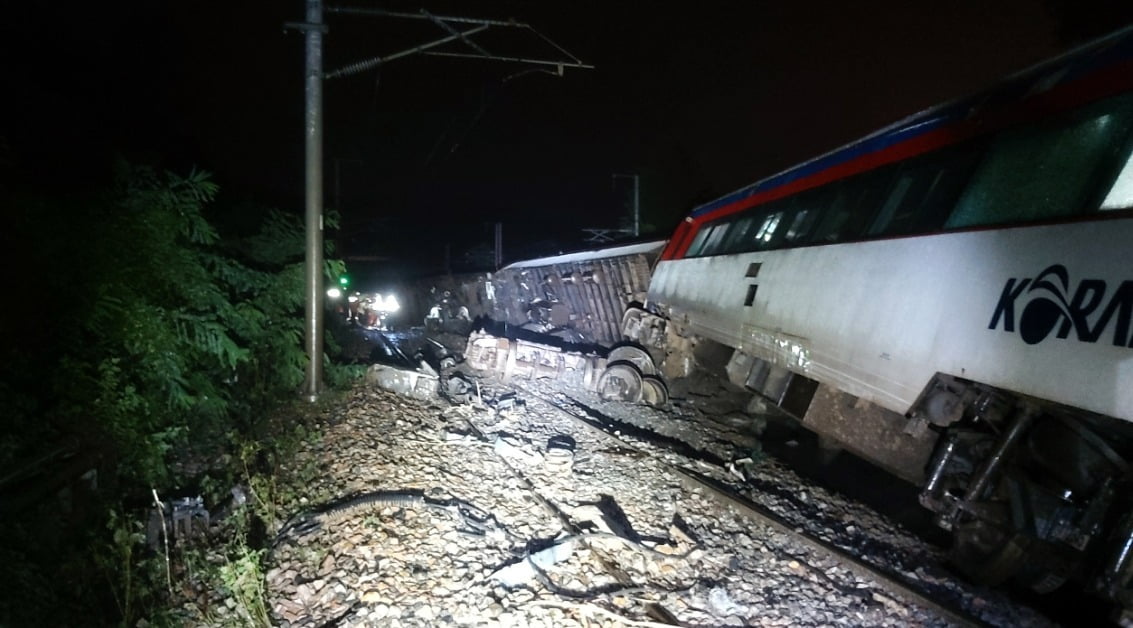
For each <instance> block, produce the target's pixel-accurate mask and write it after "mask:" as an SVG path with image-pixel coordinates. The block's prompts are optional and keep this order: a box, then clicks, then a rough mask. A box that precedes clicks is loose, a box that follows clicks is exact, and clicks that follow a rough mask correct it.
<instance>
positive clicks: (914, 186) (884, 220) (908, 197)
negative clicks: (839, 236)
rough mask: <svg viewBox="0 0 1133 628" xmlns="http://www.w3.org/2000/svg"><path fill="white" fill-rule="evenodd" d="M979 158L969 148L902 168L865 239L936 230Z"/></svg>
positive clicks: (921, 159) (978, 152)
mask: <svg viewBox="0 0 1133 628" xmlns="http://www.w3.org/2000/svg"><path fill="white" fill-rule="evenodd" d="M981 154H982V151H981V150H980V147H979V145H977V144H969V145H966V146H963V147H959V148H953V149H948V150H945V151H941V152H938V153H933V154H930V155H924V156H921V157H918V158H916V159H914V160H912V161H909V162H907V163H905V164H903V165H902V166H901V167H900V169H899V170H898V173H897V179H896V181H895V183H894V184H893V187H892V188H891V190H890V192H889V197H888V198H887V199H886V201H885V203H884V204H883V205H882V208H881V211H880V212H879V213H878V215H877V217H876V218H874V221H873V224H872V226H871V227H870V230H869V235H908V234H913V233H926V232H930V231H936V230H938V229H940V228H941V227H942V226H944V222H945V219H946V218H947V217H948V213H949V212H950V211H951V210H952V208H953V206H954V205H955V203H956V199H957V198H958V197H959V196H960V192H961V191H962V190H963V188H964V185H965V184H966V183H967V182H968V180H969V179H970V178H971V174H972V170H973V169H974V168H975V165H976V161H977V157H978V156H979V155H981Z"/></svg>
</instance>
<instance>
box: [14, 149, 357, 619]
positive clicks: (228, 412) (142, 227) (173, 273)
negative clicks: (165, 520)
mask: <svg viewBox="0 0 1133 628" xmlns="http://www.w3.org/2000/svg"><path fill="white" fill-rule="evenodd" d="M216 194H217V186H216V184H215V183H213V182H212V181H211V179H210V177H209V176H208V175H207V174H205V173H203V172H200V171H194V172H191V173H189V174H188V175H186V176H179V175H175V174H170V173H158V172H156V171H153V170H150V169H146V168H123V169H122V172H121V174H120V177H119V180H118V183H117V184H116V185H115V186H114V188H113V190H112V191H111V192H110V193H108V194H103V195H100V196H98V197H96V198H94V199H90V198H82V199H70V200H67V199H47V200H44V199H38V200H35V199H32V200H29V199H21V200H18V201H17V202H16V205H17V206H18V208H19V209H21V210H22V211H20V212H17V216H16V218H15V221H14V227H15V229H16V230H17V232H18V233H19V234H21V235H20V237H21V238H22V240H21V241H20V242H18V243H16V244H19V245H20V248H19V251H20V253H19V254H18V258H19V259H18V260H17V261H18V263H19V264H20V265H21V266H20V267H21V268H22V269H23V271H24V272H25V273H26V274H25V280H24V281H23V282H22V283H18V284H17V285H24V286H27V287H29V288H30V289H32V290H34V291H35V292H37V293H39V294H41V295H42V294H45V295H52V296H51V297H49V298H48V299H47V300H46V302H47V306H46V307H43V304H44V302H43V301H38V305H37V306H32V307H30V308H29V309H28V311H25V312H21V314H22V316H21V315H14V314H12V313H10V312H9V313H6V317H5V321H4V323H5V325H4V332H5V333H6V334H7V335H8V336H9V337H10V338H11V339H12V340H13V344H12V345H10V346H9V347H8V348H7V352H6V353H5V354H4V358H6V359H5V361H4V363H3V364H2V365H0V370H3V371H4V377H3V378H0V381H2V382H3V384H0V404H3V407H4V408H5V409H7V412H8V417H9V419H10V425H11V426H12V433H11V435H12V438H10V439H6V440H5V441H4V442H3V444H2V445H0V469H4V468H13V467H15V468H18V467H20V465H21V464H24V461H27V460H31V459H35V456H36V455H37V454H38V453H40V452H42V451H43V450H46V449H50V448H52V447H55V446H56V445H58V444H59V443H73V444H74V445H75V446H76V448H77V449H78V450H79V451H83V452H94V454H95V457H96V458H97V459H99V460H101V461H102V466H101V468H100V477H99V484H100V497H101V498H102V499H103V503H102V506H101V510H100V511H98V512H97V513H96V514H95V515H92V516H91V519H93V520H96V521H97V523H93V524H92V523H88V524H86V525H85V526H84V532H83V533H82V534H80V535H78V536H74V535H72V537H71V538H67V537H66V535H65V534H64V533H63V532H60V531H58V530H53V531H52V532H51V535H52V536H51V538H47V539H35V538H34V537H35V536H36V531H35V530H34V525H32V524H31V523H29V521H28V520H27V519H26V518H25V520H19V519H18V518H12V517H5V518H4V519H3V520H2V521H0V537H3V536H6V537H7V540H9V541H10V540H12V539H24V540H28V539H31V541H32V542H33V543H34V544H38V545H37V546H36V547H34V548H30V547H23V548H21V547H18V546H15V545H11V546H9V547H0V556H3V557H4V558H5V559H6V561H5V562H6V563H8V565H9V566H10V567H11V566H12V565H15V566H16V567H15V568H14V569H9V570H8V574H7V575H5V576H0V587H7V586H9V585H10V584H11V583H9V582H8V580H10V579H14V578H16V577H20V578H26V579H28V581H41V582H48V581H53V579H54V578H55V577H56V576H57V575H58V574H60V573H71V572H72V571H73V572H74V573H81V572H82V570H81V569H73V570H69V569H64V568H63V567H61V566H60V565H59V564H55V565H41V564H40V562H41V561H42V559H43V558H44V557H45V556H50V555H52V552H53V551H58V552H62V554H58V553H57V554H55V556H56V557H59V556H62V558H61V559H60V560H61V561H62V562H65V563H67V564H70V563H72V562H77V563H82V562H83V561H86V562H88V563H91V564H94V565H95V566H96V567H98V568H96V569H95V570H94V571H95V572H108V571H109V572H113V573H108V575H107V577H106V579H105V580H103V588H104V589H105V584H106V583H107V582H109V583H110V587H109V589H110V591H113V592H114V595H113V596H110V595H109V592H110V591H106V590H103V591H102V592H101V596H100V594H99V593H98V592H97V591H96V589H98V587H97V586H95V585H92V583H91V582H89V578H88V579H86V580H83V579H77V580H75V581H74V582H70V583H69V582H58V581H56V582H55V583H56V584H57V585H61V586H60V590H61V591H62V592H61V593H60V595H62V596H64V597H66V598H67V599H68V602H67V603H64V604H60V603H59V601H58V600H52V599H45V600H43V603H42V604H24V605H23V606H22V607H21V608H16V607H10V606H8V603H7V602H4V603H0V625H19V624H22V623H24V622H25V621H27V620H28V619H29V618H35V623H38V624H40V625H52V624H57V623H59V624H60V625H61V624H66V623H67V621H68V619H74V618H76V617H84V616H85V617H86V618H87V619H88V620H89V619H90V617H91V616H92V615H90V614H89V613H90V612H91V610H90V609H91V608H96V609H99V608H100V609H101V611H103V612H109V613H110V614H111V615H113V614H115V613H117V615H118V621H124V622H127V623H130V625H132V622H133V621H135V620H136V619H137V617H138V616H139V613H140V612H141V611H140V610H139V609H138V602H139V601H142V600H147V599H150V597H147V595H143V594H140V593H138V591H141V590H144V588H145V583H140V582H138V581H137V579H138V578H142V577H144V576H145V574H146V573H148V571H139V570H136V569H130V568H128V567H127V568H124V569H123V568H122V566H123V565H127V566H128V565H129V564H130V562H131V560H132V559H135V558H136V556H134V555H133V554H131V551H132V550H131V546H132V545H133V544H134V542H135V541H136V538H135V536H136V535H135V534H134V533H133V532H131V533H130V534H128V535H125V536H124V534H125V533H123V532H122V531H123V530H127V529H129V530H133V525H134V524H127V523H126V520H125V519H124V517H126V516H127V515H126V514H123V513H126V512H128V511H129V509H130V507H135V508H136V507H137V506H138V505H139V504H144V503H145V497H146V495H147V494H148V492H149V491H150V489H151V488H157V489H158V490H159V491H161V492H162V493H163V494H164V493H165V492H166V490H167V489H170V488H173V487H175V486H177V485H179V484H182V483H183V482H185V481H186V480H187V478H182V477H176V474H175V473H174V472H173V471H172V469H174V468H176V467H175V466H174V465H172V464H171V463H172V462H174V461H175V460H176V458H178V457H183V456H185V455H194V454H202V455H207V456H211V457H212V458H218V457H219V456H220V454H222V453H225V452H229V453H230V452H232V451H233V449H234V448H237V447H238V444H239V443H238V442H234V441H242V440H244V439H246V438H249V437H251V436H252V435H254V434H256V432H257V430H258V429H259V426H260V425H261V424H262V422H263V420H264V419H263V417H265V416H267V415H268V414H269V413H270V412H271V410H272V409H273V408H274V407H275V406H276V405H278V404H279V403H280V402H281V401H286V400H291V399H294V398H295V397H296V394H297V393H298V391H299V389H300V386H301V384H302V382H303V378H304V376H305V367H306V360H307V358H306V355H305V354H304V351H303V346H302V334H303V328H304V325H303V305H304V304H303V290H302V282H303V259H304V242H305V239H304V234H303V228H302V225H301V223H300V221H299V220H298V219H297V218H296V217H295V216H291V215H288V214H285V213H283V212H278V211H271V212H266V213H265V215H264V217H263V219H262V222H261V229H260V230H259V232H258V233H255V234H253V235H251V236H249V237H236V236H233V237H228V238H222V237H221V235H220V234H219V233H218V231H217V230H216V229H215V228H214V227H213V226H212V225H211V224H210V222H209V221H208V220H207V219H206V209H207V208H208V206H209V204H210V203H212V202H213V201H214V199H215V197H216ZM328 218H329V220H328V221H327V222H328V223H329V224H330V225H331V226H333V224H334V216H330V217H328ZM328 250H330V251H332V250H333V249H329V247H328ZM343 271H344V267H343V264H342V263H341V262H338V261H328V262H327V267H326V273H327V276H328V277H337V276H339V275H340V274H342V273H343ZM33 275H34V277H35V279H30V280H29V279H27V277H28V276H33ZM55 295H65V296H62V297H59V298H58V300H56V299H57V297H56V296H55ZM326 366H327V368H328V378H327V380H328V381H330V382H332V383H334V382H344V381H346V380H347V379H348V377H347V376H345V375H344V374H343V373H339V372H338V371H337V370H335V368H334V367H333V366H331V365H330V364H329V363H328V364H327V365H326ZM0 488H3V487H0ZM46 498H47V500H48V501H50V493H49V494H47V496H46ZM50 511H51V508H50V507H47V508H42V507H40V508H29V510H28V511H27V512H25V513H24V514H25V515H28V516H30V517H36V516H44V513H45V512H48V513H49V512H50ZM111 513H118V514H115V515H114V516H113V517H112V516H111ZM47 516H50V515H47ZM108 525H109V527H108ZM92 530H94V531H96V532H93V533H92V532H91V531H92ZM107 530H109V531H110V532H107ZM47 533H48V532H47V531H46V530H44V531H43V534H47ZM0 543H3V542H2V541H0ZM83 545H86V546H88V548H90V551H89V552H87V553H85V554H84V553H82V552H81V551H77V549H76V548H78V547H80V546H83ZM249 556H252V554H249ZM57 562H58V561H57ZM86 573H90V571H87V572H86ZM80 580H81V581H80ZM68 585H71V586H68ZM158 585H159V586H158V587H157V588H158V589H160V588H162V587H163V586H164V582H161V583H158ZM11 586H17V585H15V584H11ZM7 590H14V589H11V588H9V589H7ZM41 597H42V596H41ZM111 597H113V598H114V599H115V600H116V601H117V604H112V603H111V602H110V601H109V600H110V599H111ZM99 598H101V599H99ZM25 601H27V600H25ZM100 603H101V605H102V606H101V607H99V604H100ZM84 605H85V608H86V610H76V609H83V608H84ZM107 609H117V610H116V611H115V610H110V611H107ZM94 612H95V613H98V612H99V611H98V610H95V611H94ZM68 613H78V614H76V615H72V616H68V615H67V614H68ZM84 613H87V614H85V615H84ZM95 616H98V615H95ZM99 623H102V622H99ZM106 623H114V622H113V621H109V620H108V621H107V622H106Z"/></svg>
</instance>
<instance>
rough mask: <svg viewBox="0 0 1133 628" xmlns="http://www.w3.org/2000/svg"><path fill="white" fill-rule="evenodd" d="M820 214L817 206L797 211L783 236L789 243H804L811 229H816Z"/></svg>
mask: <svg viewBox="0 0 1133 628" xmlns="http://www.w3.org/2000/svg"><path fill="white" fill-rule="evenodd" d="M818 214H819V211H818V209H817V208H810V209H799V210H797V211H795V214H794V216H792V217H791V220H790V223H789V224H788V225H787V233H786V234H785V235H784V236H783V239H784V241H785V243H786V244H787V245H792V244H804V243H805V242H806V241H807V237H808V236H809V235H810V232H811V230H813V229H814V224H815V223H816V222H818Z"/></svg>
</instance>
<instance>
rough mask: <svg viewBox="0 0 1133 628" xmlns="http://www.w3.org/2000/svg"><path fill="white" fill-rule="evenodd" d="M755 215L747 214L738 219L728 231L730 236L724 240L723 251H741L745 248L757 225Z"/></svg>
mask: <svg viewBox="0 0 1133 628" xmlns="http://www.w3.org/2000/svg"><path fill="white" fill-rule="evenodd" d="M756 224H757V222H756V217H755V216H745V217H743V218H740V219H739V220H737V221H736V223H735V224H734V225H733V226H732V228H731V230H729V231H728V237H727V238H726V239H725V240H724V245H723V248H722V249H721V250H720V252H721V253H739V252H741V251H743V250H745V248H744V247H745V244H746V243H747V241H748V240H749V239H750V237H751V232H752V231H753V230H755V227H756Z"/></svg>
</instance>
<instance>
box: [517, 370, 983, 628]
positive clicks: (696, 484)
mask: <svg viewBox="0 0 1133 628" xmlns="http://www.w3.org/2000/svg"><path fill="white" fill-rule="evenodd" d="M518 388H519V390H521V391H522V392H523V394H525V395H528V396H529V397H530V398H532V399H537V400H538V401H540V402H542V403H544V404H546V405H547V406H548V407H550V408H553V409H555V410H557V411H558V412H560V413H562V414H563V415H564V416H566V417H568V418H569V419H570V420H571V421H572V422H574V423H576V424H578V425H579V426H581V427H583V428H584V429H586V430H588V431H591V432H592V433H594V434H596V435H597V436H599V437H600V438H601V439H604V440H606V441H608V442H610V443H611V444H613V445H615V446H616V447H619V448H623V449H625V450H628V451H633V452H635V453H636V455H638V456H641V457H643V458H649V459H651V460H652V461H653V462H655V463H656V464H658V465H660V466H662V467H663V468H665V469H667V470H668V471H669V472H670V473H671V474H672V475H673V476H674V477H675V478H677V479H678V480H679V481H680V482H681V483H682V484H683V485H684V486H685V487H686V488H688V489H689V490H693V491H697V490H699V491H701V492H702V493H703V494H705V495H707V496H708V497H709V498H711V499H712V500H713V501H715V502H717V503H718V504H720V505H721V506H724V507H730V508H733V509H734V510H735V511H736V512H739V513H741V514H742V515H744V516H745V517H747V518H749V519H751V520H753V521H755V522H757V523H759V524H762V525H764V526H767V527H769V528H771V529H772V530H775V531H776V532H778V533H780V534H783V535H786V536H788V537H789V538H791V539H793V540H794V541H796V542H797V543H799V544H800V545H803V546H805V547H807V548H809V549H810V550H812V551H814V552H817V553H820V554H822V555H825V556H827V557H829V558H830V559H832V560H834V561H836V562H837V563H838V564H839V565H840V566H841V567H843V568H844V569H846V570H848V571H850V572H852V573H854V574H855V575H857V576H858V577H860V578H862V579H864V580H869V581H872V582H874V583H876V584H877V586H878V587H879V588H881V589H882V590H884V591H885V592H887V593H888V594H890V595H892V596H894V597H896V598H899V599H901V600H902V601H904V602H906V603H908V604H911V605H917V606H920V607H922V608H925V609H927V610H930V611H931V612H933V613H936V614H938V615H939V616H940V617H942V618H943V619H945V620H947V621H948V622H950V623H953V624H955V625H958V626H989V625H991V624H988V623H987V622H985V621H984V620H982V619H981V618H979V617H977V616H976V615H974V614H972V613H969V612H967V611H965V610H964V609H962V608H960V607H958V606H956V605H953V604H948V603H943V602H940V601H937V600H935V599H933V598H932V597H930V594H929V593H926V592H924V591H922V590H918V589H917V588H916V587H914V586H913V585H910V584H908V583H906V582H905V581H903V580H902V579H900V578H899V577H897V576H895V575H893V574H892V573H889V572H888V571H887V570H885V569H883V568H881V567H879V566H877V565H873V564H871V563H869V562H867V561H865V560H862V559H861V558H859V557H857V556H855V555H853V554H851V553H850V552H847V551H846V550H844V549H842V548H839V547H837V546H836V545H834V544H833V543H830V542H829V541H826V540H824V539H822V538H819V537H818V536H816V535H814V534H809V533H807V532H806V531H804V530H801V529H799V528H797V527H795V526H793V525H791V524H790V523H789V522H788V521H786V520H785V519H784V518H783V517H781V516H779V515H778V514H776V513H775V512H773V511H771V510H770V509H768V508H766V507H764V506H761V505H759V504H756V503H754V502H752V501H751V500H749V499H747V498H745V497H744V496H743V495H741V494H739V493H737V492H736V491H734V490H732V489H731V488H729V487H728V486H726V485H724V484H722V483H721V482H719V481H717V480H715V479H712V478H709V477H707V476H705V475H704V474H702V473H699V472H697V471H696V470H694V469H692V468H688V467H685V466H682V465H679V464H674V463H671V462H668V461H666V460H663V459H662V458H661V457H660V456H658V455H657V454H656V453H655V451H653V450H652V448H650V447H643V446H641V445H640V444H638V443H637V442H631V440H629V439H627V438H625V437H623V436H622V434H623V433H624V432H631V433H634V432H637V431H639V430H640V428H636V427H634V426H632V425H628V424H625V423H622V422H619V421H617V420H616V419H613V418H611V417H609V416H606V415H605V414H603V413H602V412H600V411H599V410H597V409H594V408H592V407H590V406H589V405H587V404H585V403H583V402H581V401H579V400H577V399H574V398H571V397H569V396H567V395H565V394H562V393H559V395H558V396H559V397H560V399H555V398H552V397H550V396H548V395H546V394H543V393H541V392H539V391H536V390H533V389H531V388H529V387H518ZM664 440H669V439H664ZM669 444H672V443H669ZM685 449H686V451H684V452H682V453H685V454H686V455H688V454H689V453H690V452H689V451H687V449H689V448H688V447H687V445H686V446H685ZM691 453H693V454H694V455H695V454H697V453H699V455H698V456H696V459H698V460H701V461H704V458H705V457H707V458H708V461H707V462H708V464H719V463H720V462H721V460H719V459H718V458H716V457H715V456H713V455H712V454H709V453H707V452H703V451H701V452H691ZM714 458H715V459H714Z"/></svg>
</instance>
